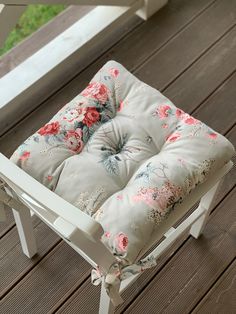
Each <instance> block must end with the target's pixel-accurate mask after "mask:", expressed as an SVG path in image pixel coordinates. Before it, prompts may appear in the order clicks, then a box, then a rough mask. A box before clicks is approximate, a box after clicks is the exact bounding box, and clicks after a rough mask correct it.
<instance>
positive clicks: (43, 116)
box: [0, 0, 215, 157]
mask: <svg viewBox="0 0 236 314" xmlns="http://www.w3.org/2000/svg"><path fill="white" fill-rule="evenodd" d="M214 2H215V0H192V1H191V2H189V1H188V0H175V1H172V2H171V4H170V5H167V6H166V7H164V8H163V9H162V10H161V11H160V12H158V13H157V14H155V15H154V16H153V17H152V18H151V19H150V20H148V21H147V22H146V23H143V24H142V25H140V26H139V27H137V29H135V30H133V31H132V32H131V33H130V34H129V35H128V36H127V37H125V38H123V39H122V40H121V41H119V42H118V43H117V44H116V45H114V46H113V47H112V48H111V49H109V50H108V51H107V52H106V53H104V54H103V55H102V56H101V57H99V58H98V60H97V61H96V62H94V63H92V64H91V65H90V66H89V67H88V68H87V69H85V70H84V71H82V72H81V73H79V75H77V76H76V77H75V78H74V79H73V80H72V81H71V82H69V83H67V84H66V85H65V86H64V88H62V89H60V90H59V91H58V92H57V93H55V94H54V95H53V96H52V97H50V98H49V99H48V101H45V102H44V103H43V104H42V105H41V106H40V107H39V108H38V109H36V110H35V111H33V112H32V113H31V114H29V115H28V116H27V117H26V118H25V119H23V120H22V122H21V123H19V124H17V125H16V126H15V127H13V128H12V129H11V130H10V131H9V132H7V133H6V134H5V135H3V136H1V137H0V151H1V152H3V153H4V154H5V155H6V156H7V157H9V156H10V155H11V154H12V153H13V151H14V150H15V149H16V148H17V146H18V145H20V144H21V143H22V142H23V141H24V140H25V139H26V138H27V137H28V136H29V135H30V134H32V133H34V132H35V131H36V130H37V129H38V128H39V127H40V126H41V125H42V124H43V123H46V122H47V121H48V120H49V119H50V118H51V116H52V115H53V114H55V113H56V112H57V111H58V110H59V109H60V108H61V107H63V106H64V105H65V104H66V103H67V102H69V101H70V100H71V99H72V98H73V97H75V96H76V95H77V94H78V93H79V92H80V91H81V90H83V88H84V87H85V86H86V84H87V83H88V82H89V81H90V79H91V78H92V77H93V75H94V74H95V73H96V72H97V71H98V70H99V68H100V67H101V66H102V65H103V64H104V63H105V62H107V61H108V60H110V59H114V60H117V61H118V62H121V63H122V64H123V65H124V66H126V67H127V69H129V70H131V71H132V70H134V68H135V67H138V66H139V65H140V64H142V60H143V59H146V58H148V56H150V55H152V54H153V50H154V49H155V51H157V50H158V49H160V47H162V46H163V45H164V44H166V42H168V40H171V38H172V37H174V36H175V35H176V34H177V33H178V32H179V31H180V30H181V29H183V28H184V27H187V25H188V24H189V23H190V21H192V20H194V19H195V18H196V17H197V16H198V15H199V14H200V13H201V12H204V10H205V9H206V8H208V6H209V5H210V4H212V3H214ZM149 36H150V37H149ZM140 38H141V39H142V40H140ZM137 46H138V47H137ZM34 115H37V117H38V119H36V121H35V119H33V117H34Z"/></svg>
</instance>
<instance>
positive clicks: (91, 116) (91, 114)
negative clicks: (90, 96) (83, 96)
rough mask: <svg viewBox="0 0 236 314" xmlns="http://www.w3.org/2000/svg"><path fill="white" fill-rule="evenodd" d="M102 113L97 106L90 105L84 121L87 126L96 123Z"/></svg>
mask: <svg viewBox="0 0 236 314" xmlns="http://www.w3.org/2000/svg"><path fill="white" fill-rule="evenodd" d="M99 119H100V113H99V112H98V111H97V109H96V108H95V107H88V108H87V110H86V113H85V115H84V119H83V123H84V124H86V125H87V127H91V126H92V125H93V124H94V123H96V122H97V121H99Z"/></svg>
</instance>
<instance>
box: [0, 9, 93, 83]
mask: <svg viewBox="0 0 236 314" xmlns="http://www.w3.org/2000/svg"><path fill="white" fill-rule="evenodd" d="M92 9H93V7H92V6H70V7H68V8H67V9H66V10H65V11H63V12H62V13H60V14H59V15H58V16H57V18H56V19H53V20H52V21H50V22H48V23H47V24H45V25H44V26H42V27H41V28H40V29H39V30H38V31H37V32H35V33H33V34H32V35H31V36H30V37H28V38H26V39H25V40H24V41H22V42H21V43H19V44H18V45H17V46H16V47H14V48H13V49H12V50H11V51H10V52H8V53H6V54H5V55H4V56H2V57H1V59H0V78H1V77H2V76H4V75H5V74H6V73H7V72H9V71H10V70H12V69H14V68H15V67H16V66H17V65H18V64H20V63H21V62H23V61H24V60H25V59H27V58H28V57H30V56H31V55H32V54H33V53H35V52H36V51H37V50H38V49H40V48H42V47H43V46H44V45H46V44H47V43H48V42H49V41H50V40H52V39H53V38H55V37H56V36H57V35H59V34H60V33H61V32H63V31H64V30H65V29H67V28H68V27H70V26H71V25H72V24H73V23H75V22H77V21H78V20H79V19H80V18H82V17H83V16H84V15H85V14H87V13H88V12H89V11H90V10H92Z"/></svg>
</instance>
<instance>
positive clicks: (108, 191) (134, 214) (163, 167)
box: [11, 61, 234, 265]
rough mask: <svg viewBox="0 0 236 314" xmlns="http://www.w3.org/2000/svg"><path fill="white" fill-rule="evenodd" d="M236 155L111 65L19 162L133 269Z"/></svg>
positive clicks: (32, 141)
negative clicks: (86, 218)
mask: <svg viewBox="0 0 236 314" xmlns="http://www.w3.org/2000/svg"><path fill="white" fill-rule="evenodd" d="M233 152H234V148H233V146H232V145H231V143H230V142H229V141H228V140H227V139H226V138H225V137H224V136H222V135H220V134H219V133H217V132H216V131H214V130H212V129H211V128H210V127H208V126H207V125H205V124H204V123H202V122H201V121H199V120H197V119H195V118H194V117H192V116H190V115H189V114H187V113H185V112H184V111H182V110H181V109H179V108H176V107H175V106H174V105H173V104H172V103H171V101H170V100H168V99H167V98H166V97H164V96H163V95H162V94H161V93H160V92H158V91H157V90H155V89H153V88H152V87H150V86H148V85H146V84H145V83H143V82H141V81H140V80H138V79H137V78H136V77H134V76H133V75H132V74H131V73H130V72H128V71H127V70H126V69H125V68H124V67H123V66H122V65H120V64H119V63H117V62H115V61H109V62H107V63H106V64H105V65H104V66H103V68H102V69H101V70H100V71H99V72H98V73H97V74H96V75H95V76H94V78H93V79H92V81H91V82H90V83H89V85H88V87H87V88H86V89H85V90H84V91H82V92H81V93H80V94H79V95H78V96H77V97H75V98H74V99H73V100H72V101H71V102H70V103H68V104H67V105H66V106H64V107H63V108H62V109H61V110H60V111H59V112H58V113H57V114H56V115H55V116H54V117H53V118H52V119H51V121H50V122H49V123H47V124H46V125H45V126H43V127H42V128H40V129H39V130H38V131H37V132H36V133H35V134H33V135H32V136H31V137H29V138H28V139H27V140H26V141H25V142H24V143H23V144H22V145H21V146H20V147H19V148H18V149H17V150H16V152H15V153H14V154H13V156H12V158H11V159H12V160H13V161H14V162H15V163H16V164H17V165H18V166H19V167H21V168H22V169H24V170H25V171H26V172H28V173H29V174H31V175H32V176H33V177H34V178H36V179H37V180H38V181H40V182H41V183H43V184H44V185H45V186H47V187H48V188H49V189H51V190H52V191H54V192H55V193H57V194H59V195H60V196H61V197H63V198H64V199H66V200H67V201H69V202H70V203H72V204H74V205H75V206H76V207H78V208H79V209H80V210H82V211H85V212H86V213H87V214H88V215H91V216H93V217H94V219H96V220H97V221H99V222H100V223H101V225H102V226H103V228H104V231H105V232H104V235H103V238H102V241H104V243H105V244H106V245H107V246H108V247H109V248H110V250H111V251H112V252H113V253H114V254H115V255H116V256H117V258H119V259H122V261H123V264H124V265H130V264H132V263H134V262H135V261H136V259H137V257H138V255H139V253H140V251H141V250H142V248H143V247H144V246H145V245H146V244H147V243H148V241H150V238H151V236H152V234H153V233H154V232H155V230H157V229H158V226H159V224H160V223H161V222H162V220H163V219H165V218H166V217H167V216H168V214H169V213H170V212H171V211H172V210H174V208H175V205H176V204H177V203H180V202H182V200H183V199H184V197H185V196H186V195H187V194H188V193H189V192H190V191H191V190H192V189H194V187H195V186H196V185H198V184H200V183H202V182H204V181H205V180H206V179H207V177H208V175H209V174H210V173H212V172H214V171H215V170H216V169H218V168H221V167H222V166H223V165H224V164H225V163H227V162H228V161H229V160H230V159H231V157H232V155H233Z"/></svg>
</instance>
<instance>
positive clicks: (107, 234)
mask: <svg viewBox="0 0 236 314" xmlns="http://www.w3.org/2000/svg"><path fill="white" fill-rule="evenodd" d="M104 236H105V237H106V238H108V239H109V238H110V237H111V233H110V232H109V231H106V232H105V233H104Z"/></svg>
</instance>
